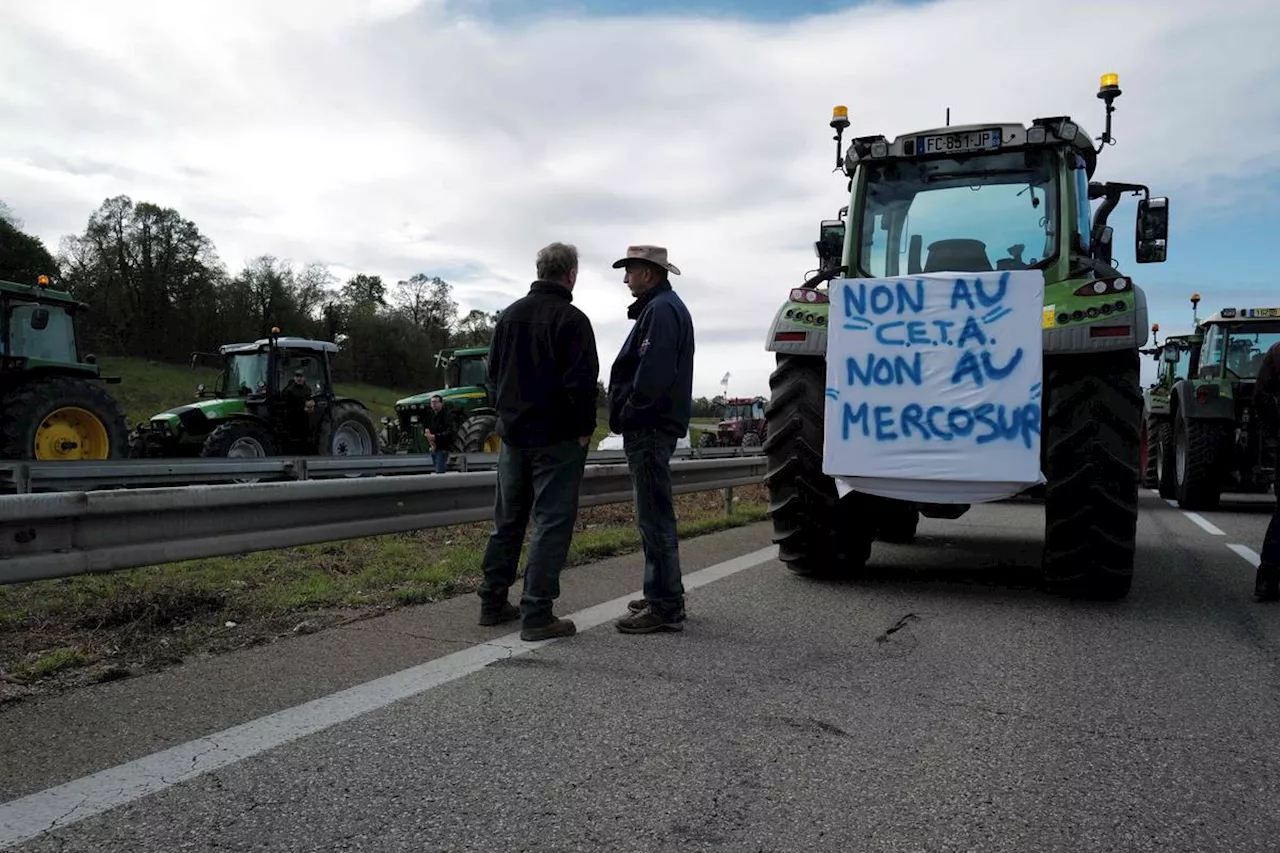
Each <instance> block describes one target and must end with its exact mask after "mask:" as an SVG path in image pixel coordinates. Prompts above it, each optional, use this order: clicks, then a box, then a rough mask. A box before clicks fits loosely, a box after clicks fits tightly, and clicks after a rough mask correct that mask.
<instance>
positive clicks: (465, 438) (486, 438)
mask: <svg viewBox="0 0 1280 853" xmlns="http://www.w3.org/2000/svg"><path fill="white" fill-rule="evenodd" d="M497 429H498V416H497V415H495V414H492V413H478V414H474V415H472V416H471V417H469V418H467V419H466V420H465V421H463V422H462V426H461V427H459V428H458V447H459V448H460V450H461V451H462V452H463V453H497V452H498V449H499V448H500V447H501V446H502V439H501V438H499V437H498V433H497Z"/></svg>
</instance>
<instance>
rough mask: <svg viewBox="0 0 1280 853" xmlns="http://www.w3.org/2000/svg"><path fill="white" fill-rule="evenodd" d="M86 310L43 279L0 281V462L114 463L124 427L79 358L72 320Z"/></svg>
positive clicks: (87, 362) (94, 370)
mask: <svg viewBox="0 0 1280 853" xmlns="http://www.w3.org/2000/svg"><path fill="white" fill-rule="evenodd" d="M86 310H88V306H87V305H85V304H84V303H82V302H79V301H77V300H76V299H75V298H74V297H72V295H71V294H70V293H67V292H66V291H63V290H54V289H52V288H51V287H50V286H49V278H48V276H44V275H41V276H39V277H38V278H37V280H36V283H35V284H34V285H26V284H18V283H15V282H9V281H0V459H36V460H40V461H51V460H76V459H98V460H101V459H119V458H121V457H123V456H124V455H125V448H126V447H127V442H128V427H127V426H126V425H125V416H124V411H123V410H122V409H121V408H120V406H119V404H117V403H116V401H115V400H113V399H112V398H111V395H110V394H108V393H107V392H106V389H105V388H103V387H102V383H108V384H115V383H118V382H119V381H120V378H119V377H111V378H108V377H104V376H103V375H102V373H101V370H100V369H99V368H98V363H97V359H96V358H95V357H94V356H93V355H86V354H83V353H82V352H81V348H80V341H79V338H78V337H77V335H76V323H75V320H76V316H77V315H78V314H79V313H80V312H82V311H86Z"/></svg>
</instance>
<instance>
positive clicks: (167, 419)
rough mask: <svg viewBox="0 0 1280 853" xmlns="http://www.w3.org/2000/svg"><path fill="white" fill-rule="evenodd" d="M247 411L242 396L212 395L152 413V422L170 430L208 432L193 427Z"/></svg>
mask: <svg viewBox="0 0 1280 853" xmlns="http://www.w3.org/2000/svg"><path fill="white" fill-rule="evenodd" d="M244 411H245V404H244V398H241V397H226V398H222V397H212V398H205V399H201V400H196V401H195V402H193V403H188V404H186V405H184V406H177V407H175V408H172V409H169V410H168V411H165V412H161V413H160V414H158V415H152V416H151V420H150V424H151V425H152V426H159V425H160V424H164V425H165V426H166V427H167V428H168V429H169V430H170V431H172V432H177V433H182V432H192V431H194V432H197V433H204V432H208V430H207V429H195V430H192V427H194V426H197V425H199V424H202V423H204V422H205V421H211V420H220V419H222V418H227V417H230V416H232V415H237V414H240V413H242V412H244Z"/></svg>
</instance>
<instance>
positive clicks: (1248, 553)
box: [1227, 544, 1262, 568]
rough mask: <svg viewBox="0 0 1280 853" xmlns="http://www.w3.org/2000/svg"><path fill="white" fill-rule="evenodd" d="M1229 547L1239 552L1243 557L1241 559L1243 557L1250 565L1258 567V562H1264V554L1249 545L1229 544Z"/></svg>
mask: <svg viewBox="0 0 1280 853" xmlns="http://www.w3.org/2000/svg"><path fill="white" fill-rule="evenodd" d="M1227 547H1228V548H1230V549H1231V550H1232V551H1233V552H1234V553H1236V554H1238V555H1239V556H1240V557H1241V559H1243V560H1244V561H1245V562H1246V563H1248V564H1249V565H1250V566H1252V567H1254V568H1257V566H1258V564H1259V563H1261V562H1262V556H1261V555H1260V554H1259V553H1258V552H1257V551H1255V550H1253V549H1252V548H1250V547H1248V546H1247V545H1231V544H1228V545H1227Z"/></svg>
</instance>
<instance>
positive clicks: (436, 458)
mask: <svg viewBox="0 0 1280 853" xmlns="http://www.w3.org/2000/svg"><path fill="white" fill-rule="evenodd" d="M456 429H457V427H456V426H455V425H454V417H453V412H452V411H450V410H449V407H448V406H446V405H445V404H444V398H443V397H441V396H440V395H439V394H433V395H432V396H431V410H430V411H429V412H428V413H427V423H426V433H427V441H429V442H431V460H432V461H433V462H435V465H436V473H437V474H443V473H444V472H445V471H446V470H447V469H448V467H449V451H451V450H453V435H454V431H455V430H456Z"/></svg>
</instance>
